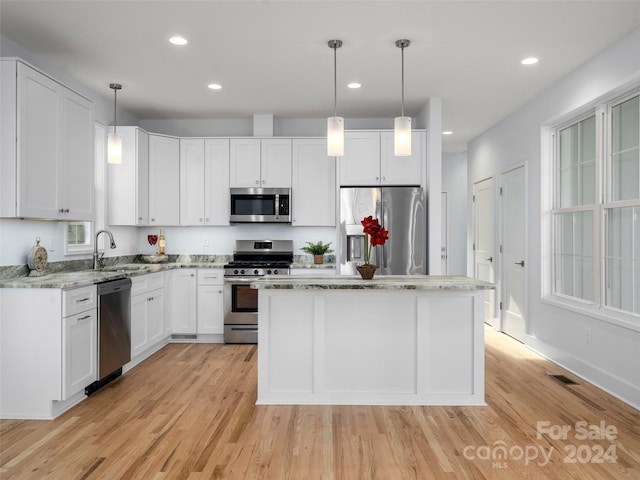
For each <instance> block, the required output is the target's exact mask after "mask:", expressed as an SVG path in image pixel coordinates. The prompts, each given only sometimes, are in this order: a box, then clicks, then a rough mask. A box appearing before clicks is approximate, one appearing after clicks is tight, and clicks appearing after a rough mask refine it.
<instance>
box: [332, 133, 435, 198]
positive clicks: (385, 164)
mask: <svg viewBox="0 0 640 480" xmlns="http://www.w3.org/2000/svg"><path fill="white" fill-rule="evenodd" d="M344 135H345V147H344V152H345V154H344V156H343V157H341V158H340V160H339V162H340V185H341V186H354V185H367V186H371V185H421V183H422V176H421V172H422V168H423V164H426V159H425V148H424V138H425V135H424V132H422V131H415V130H414V131H413V132H411V155H410V156H408V157H396V156H395V155H394V154H393V132H392V131H389V132H387V131H384V132H380V131H351V132H345V134H344Z"/></svg>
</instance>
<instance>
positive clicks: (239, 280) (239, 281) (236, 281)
mask: <svg viewBox="0 0 640 480" xmlns="http://www.w3.org/2000/svg"><path fill="white" fill-rule="evenodd" d="M260 278H262V277H261V276H258V277H225V278H224V283H226V284H228V285H246V284H248V283H253V282H255V281H256V280H259V279H260Z"/></svg>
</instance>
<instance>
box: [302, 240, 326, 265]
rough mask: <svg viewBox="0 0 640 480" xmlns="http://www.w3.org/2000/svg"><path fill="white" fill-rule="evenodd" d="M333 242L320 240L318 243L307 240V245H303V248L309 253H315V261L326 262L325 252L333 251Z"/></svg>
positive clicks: (317, 262) (318, 262)
mask: <svg viewBox="0 0 640 480" xmlns="http://www.w3.org/2000/svg"><path fill="white" fill-rule="evenodd" d="M329 247H331V242H329V243H322V241H318V242H316V243H311V242H307V246H306V247H302V248H301V249H300V250H302V251H303V252H305V253H309V254H311V255H313V263H316V264H320V263H323V262H324V254H325V253H331V252H333V250H331V248H329Z"/></svg>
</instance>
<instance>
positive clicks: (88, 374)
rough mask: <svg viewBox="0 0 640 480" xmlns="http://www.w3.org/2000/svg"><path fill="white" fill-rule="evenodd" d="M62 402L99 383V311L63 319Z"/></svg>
mask: <svg viewBox="0 0 640 480" xmlns="http://www.w3.org/2000/svg"><path fill="white" fill-rule="evenodd" d="M62 329H63V331H64V334H63V336H62V352H63V359H62V365H63V367H62V399H63V400H66V399H68V398H70V397H72V396H73V395H75V394H76V393H78V392H83V391H84V388H85V387H86V386H87V385H90V384H91V383H93V382H94V381H96V380H97V378H98V377H97V372H98V367H97V365H98V363H97V362H98V353H97V349H98V312H97V310H96V309H95V308H93V309H91V310H87V311H85V312H82V313H78V314H76V315H72V316H70V317H64V318H63V319H62Z"/></svg>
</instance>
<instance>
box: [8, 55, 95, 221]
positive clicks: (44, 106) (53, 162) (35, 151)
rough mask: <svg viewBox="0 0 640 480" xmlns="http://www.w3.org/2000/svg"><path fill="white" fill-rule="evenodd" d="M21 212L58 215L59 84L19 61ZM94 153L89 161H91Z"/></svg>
mask: <svg viewBox="0 0 640 480" xmlns="http://www.w3.org/2000/svg"><path fill="white" fill-rule="evenodd" d="M17 88H18V104H17V108H18V114H17V116H18V172H17V174H18V182H19V189H18V194H19V198H18V212H17V214H18V216H21V217H35V218H52V219H57V218H58V216H59V212H58V209H59V208H61V207H59V206H58V197H59V195H58V188H59V175H60V174H61V173H60V168H59V166H60V153H61V145H60V128H61V125H60V119H61V116H62V115H61V109H62V102H61V96H60V90H61V89H62V88H63V87H62V86H61V85H60V84H58V83H56V82H54V81H53V80H51V79H50V78H49V77H46V76H44V75H42V74H41V73H39V72H36V71H35V70H33V69H32V68H30V67H28V66H26V65H24V64H23V63H20V62H18V87H17ZM92 158H93V156H92V157H91V159H89V161H92Z"/></svg>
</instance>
